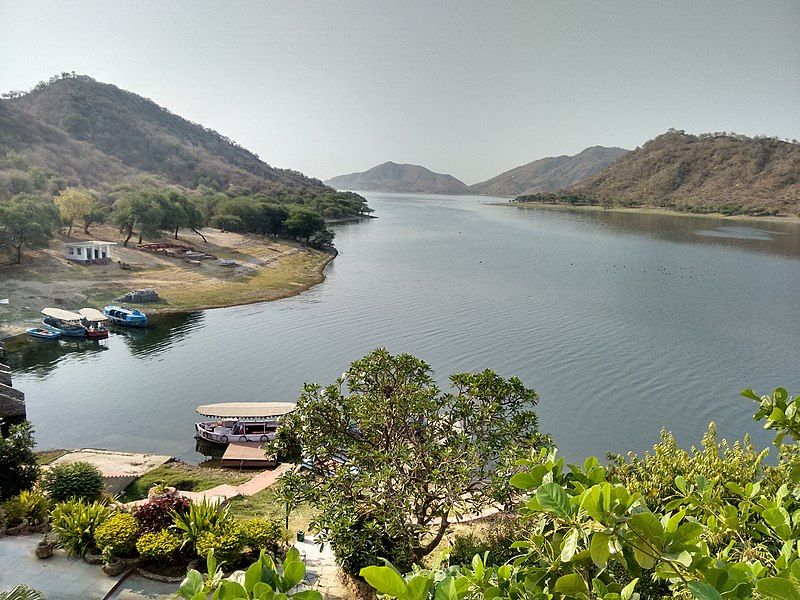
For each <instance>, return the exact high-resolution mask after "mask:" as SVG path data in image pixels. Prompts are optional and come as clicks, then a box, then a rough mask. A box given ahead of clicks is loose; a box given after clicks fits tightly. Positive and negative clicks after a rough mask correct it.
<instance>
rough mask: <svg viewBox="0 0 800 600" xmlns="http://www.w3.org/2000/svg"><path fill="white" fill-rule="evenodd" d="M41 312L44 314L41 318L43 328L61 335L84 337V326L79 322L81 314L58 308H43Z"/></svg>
mask: <svg viewBox="0 0 800 600" xmlns="http://www.w3.org/2000/svg"><path fill="white" fill-rule="evenodd" d="M42 313H43V314H44V316H45V317H44V319H42V324H43V325H44V328H45V329H47V330H49V331H53V332H56V333H58V334H60V335H61V336H63V337H76V338H85V337H86V327H84V326H83V325H82V324H81V319H82V317H81V315H79V314H77V313H74V312H70V311H68V310H62V309H60V308H44V309H42Z"/></svg>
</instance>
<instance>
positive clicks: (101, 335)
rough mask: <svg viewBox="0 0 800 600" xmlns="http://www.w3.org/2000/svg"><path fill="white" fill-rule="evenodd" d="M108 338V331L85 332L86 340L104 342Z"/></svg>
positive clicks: (90, 330)
mask: <svg viewBox="0 0 800 600" xmlns="http://www.w3.org/2000/svg"><path fill="white" fill-rule="evenodd" d="M107 337H108V329H95V330H92V329H89V330H87V331H86V339H89V340H104V339H106V338H107Z"/></svg>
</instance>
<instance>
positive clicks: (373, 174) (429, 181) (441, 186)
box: [325, 161, 470, 194]
mask: <svg viewBox="0 0 800 600" xmlns="http://www.w3.org/2000/svg"><path fill="white" fill-rule="evenodd" d="M325 184H326V185H329V186H331V187H333V188H335V189H337V190H355V191H364V192H408V193H423V194H469V193H470V190H469V187H468V186H467V184H465V183H464V182H463V181H459V180H458V179H456V178H455V177H453V176H452V175H447V174H444V173H435V172H433V171H431V170H430V169H426V168H425V167H422V166H420V165H413V164H399V163H395V162H391V161H389V162H385V163H383V164H380V165H377V166H375V167H372V168H371V169H368V170H366V171H361V172H358V173H348V174H347V175H338V176H336V177H332V178H331V179H328V180H326V181H325Z"/></svg>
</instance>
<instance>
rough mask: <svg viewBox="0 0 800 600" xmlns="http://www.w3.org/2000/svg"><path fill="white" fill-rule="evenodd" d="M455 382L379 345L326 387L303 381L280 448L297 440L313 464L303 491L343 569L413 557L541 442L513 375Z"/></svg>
mask: <svg viewBox="0 0 800 600" xmlns="http://www.w3.org/2000/svg"><path fill="white" fill-rule="evenodd" d="M450 382H451V384H452V386H453V391H452V392H447V393H445V392H442V391H441V390H440V389H439V387H438V386H437V385H436V383H435V382H434V381H433V379H432V378H431V369H430V367H429V366H428V365H427V364H426V363H425V362H423V361H421V360H419V359H417V358H414V357H413V356H411V355H408V354H401V355H397V356H392V355H390V354H389V352H387V351H386V350H385V349H378V350H375V351H373V352H372V353H370V354H369V355H367V356H366V357H364V358H363V359H361V360H357V361H355V362H354V363H353V364H352V365H351V366H350V369H349V370H348V371H347V372H346V373H344V375H343V376H342V377H341V378H339V379H338V380H336V382H335V383H333V384H332V385H329V386H328V387H326V388H322V387H321V386H319V385H316V384H309V385H306V386H305V387H304V388H303V392H302V395H301V397H300V400H299V402H298V404H297V409H296V410H295V411H294V412H293V413H292V414H291V415H289V416H288V417H287V418H286V419H285V421H284V423H283V424H282V426H281V428H280V432H279V436H278V439H279V441H278V448H279V449H283V445H285V444H287V443H289V441H290V440H298V441H299V443H300V446H301V447H302V449H303V454H304V456H306V457H307V458H308V459H309V460H311V461H312V464H313V465H315V467H316V468H315V469H314V470H312V471H309V472H306V473H305V474H304V475H302V483H303V485H302V488H301V489H300V493H301V494H302V495H303V496H304V497H307V498H309V500H311V501H312V502H313V504H314V505H315V507H316V508H317V509H318V510H319V518H318V520H317V521H316V524H315V526H316V528H317V529H319V530H320V531H321V533H322V535H323V537H324V539H326V540H328V541H330V543H331V545H332V547H333V549H334V552H335V554H336V556H337V559H338V560H339V561H340V563H341V564H342V566H343V567H344V569H345V570H346V571H348V572H350V573H358V569H359V568H361V567H362V566H365V565H367V564H371V563H373V562H375V561H376V560H378V558H379V557H385V558H390V559H392V560H395V561H397V562H398V564H402V565H405V566H409V565H410V564H411V563H412V562H414V561H418V560H420V559H421V558H423V557H424V556H426V555H427V554H429V553H430V552H431V551H432V550H433V549H434V548H435V547H436V546H437V544H438V543H439V542H440V541H441V539H442V537H443V536H444V534H445V532H446V531H447V529H448V527H449V526H450V524H451V521H452V520H453V518H455V517H457V516H458V515H460V514H462V513H463V512H466V511H480V510H481V509H483V508H486V507H488V506H490V505H492V504H494V500H493V493H494V492H493V488H494V486H495V485H496V484H502V483H503V482H501V481H497V479H498V478H496V476H495V473H496V471H497V470H498V469H499V470H500V471H501V472H502V471H503V467H504V466H506V465H508V464H510V463H513V462H514V461H515V460H517V459H520V458H522V457H524V456H528V455H529V453H530V451H531V448H535V447H538V446H540V445H542V444H543V443H545V442H546V439H545V438H543V436H541V435H540V434H539V433H538V429H537V418H536V414H535V413H534V411H533V407H534V405H535V404H536V400H537V396H536V393H535V392H534V391H533V390H531V389H528V388H526V387H525V386H524V385H523V384H522V382H521V381H520V380H519V379H517V378H511V379H509V380H505V379H503V378H501V377H499V376H498V375H496V374H495V373H494V372H492V371H489V370H487V371H483V372H481V373H474V374H472V373H459V374H456V375H453V376H452V377H451V378H450ZM345 389H346V390H347V391H346V392H345ZM499 479H503V478H499Z"/></svg>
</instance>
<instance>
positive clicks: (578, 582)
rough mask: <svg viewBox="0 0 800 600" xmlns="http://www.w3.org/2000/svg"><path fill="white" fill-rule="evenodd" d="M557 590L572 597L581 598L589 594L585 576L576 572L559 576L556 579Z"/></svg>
mask: <svg viewBox="0 0 800 600" xmlns="http://www.w3.org/2000/svg"><path fill="white" fill-rule="evenodd" d="M555 590H556V591H557V592H560V593H562V594H564V595H565V596H569V597H570V598H580V597H583V596H588V595H589V588H588V587H587V586H586V582H585V581H584V580H583V577H581V576H580V575H577V574H575V573H570V574H569V575H562V576H561V577H559V578H558V579H557V580H556V586H555Z"/></svg>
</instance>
